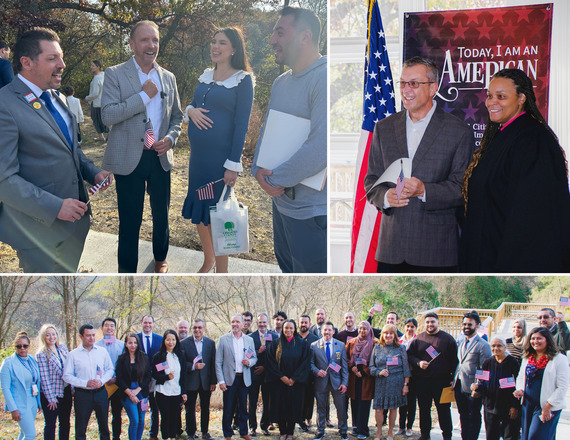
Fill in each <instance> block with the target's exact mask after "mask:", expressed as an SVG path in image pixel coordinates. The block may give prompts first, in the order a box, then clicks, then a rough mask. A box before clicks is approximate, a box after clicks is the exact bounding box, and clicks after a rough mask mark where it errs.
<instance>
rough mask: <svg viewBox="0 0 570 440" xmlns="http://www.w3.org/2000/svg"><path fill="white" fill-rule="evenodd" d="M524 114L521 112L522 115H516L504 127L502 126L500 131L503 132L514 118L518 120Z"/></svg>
mask: <svg viewBox="0 0 570 440" xmlns="http://www.w3.org/2000/svg"><path fill="white" fill-rule="evenodd" d="M525 113H526V112H522V113H520V114H518V115H516V116H515V117H514V118H513V119H511V120H510V121H509V122H507V123H506V124H505V125H503V126H502V127H501V131H503V130H504V129H505V128H506V127H507V125H509V124H510V123H511V122H513V121H514V120H515V119H516V118H518V117H519V116H522V115H524V114H525Z"/></svg>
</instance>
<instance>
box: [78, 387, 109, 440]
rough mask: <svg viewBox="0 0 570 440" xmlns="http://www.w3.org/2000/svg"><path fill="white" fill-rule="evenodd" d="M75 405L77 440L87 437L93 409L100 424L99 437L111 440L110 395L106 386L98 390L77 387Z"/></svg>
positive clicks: (83, 439) (103, 439)
mask: <svg viewBox="0 0 570 440" xmlns="http://www.w3.org/2000/svg"><path fill="white" fill-rule="evenodd" d="M74 406H75V439H76V440H85V439H86V438H87V437H86V432H87V425H88V424H89V419H90V418H91V413H92V412H93V411H95V417H96V418H97V424H98V425H99V438H100V439H101V440H110V438H111V437H110V435H109V397H108V396H107V390H106V389H105V387H101V388H99V389H98V390H84V389H83V388H75V400H74Z"/></svg>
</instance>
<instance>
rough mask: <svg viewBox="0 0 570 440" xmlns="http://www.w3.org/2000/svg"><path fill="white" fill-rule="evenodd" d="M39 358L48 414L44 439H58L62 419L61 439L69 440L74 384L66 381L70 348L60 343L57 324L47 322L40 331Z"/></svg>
mask: <svg viewBox="0 0 570 440" xmlns="http://www.w3.org/2000/svg"><path fill="white" fill-rule="evenodd" d="M38 343H39V344H38V345H39V347H38V351H37V352H36V361H37V362H38V367H39V369H40V376H41V381H40V383H41V393H40V401H41V404H42V410H43V413H44V419H45V426H44V440H55V424H56V421H57V420H59V439H60V440H68V439H69V430H70V422H69V418H70V416H71V406H72V403H73V402H72V397H71V386H70V385H69V384H68V383H65V382H64V380H63V377H62V376H63V367H64V365H65V360H66V359H67V355H68V354H69V351H68V350H67V347H66V346H65V344H61V343H60V342H59V334H58V332H57V329H56V328H55V326H54V325H53V324H44V325H42V327H41V328H40V332H39V334H38Z"/></svg>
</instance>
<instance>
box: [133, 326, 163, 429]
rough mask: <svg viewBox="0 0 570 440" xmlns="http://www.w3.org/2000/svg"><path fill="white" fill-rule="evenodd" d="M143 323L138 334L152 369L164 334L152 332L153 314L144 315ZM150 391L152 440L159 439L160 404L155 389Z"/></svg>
mask: <svg viewBox="0 0 570 440" xmlns="http://www.w3.org/2000/svg"><path fill="white" fill-rule="evenodd" d="M141 325H142V332H140V333H139V334H138V335H137V336H138V337H139V340H140V341H141V344H142V348H143V351H144V352H145V354H146V355H147V357H148V362H149V365H150V368H151V369H152V358H153V357H154V355H155V354H156V353H158V351H159V350H160V346H161V345H162V336H160V335H157V334H156V333H153V332H152V329H153V328H154V318H153V316H152V315H145V316H143V318H142V321H141ZM149 391H150V393H149V395H148V402H149V406H150V411H151V413H150V417H151V425H150V431H149V438H150V440H157V439H158V427H159V417H158V405H157V404H156V398H155V395H154V389H150V390H149Z"/></svg>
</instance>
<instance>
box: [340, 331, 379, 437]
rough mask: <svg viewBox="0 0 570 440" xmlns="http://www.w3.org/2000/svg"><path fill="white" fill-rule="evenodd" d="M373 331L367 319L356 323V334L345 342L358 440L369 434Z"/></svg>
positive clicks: (350, 392)
mask: <svg viewBox="0 0 570 440" xmlns="http://www.w3.org/2000/svg"><path fill="white" fill-rule="evenodd" d="M374 344H375V342H374V332H373V331H372V326H371V325H370V323H369V322H368V321H362V322H361V323H360V324H358V336H357V337H356V338H352V339H351V340H350V341H348V342H347V343H346V358H347V360H348V388H347V390H346V394H348V397H349V398H350V407H351V409H352V425H353V427H354V426H355V427H356V435H357V436H358V438H359V439H360V440H363V439H365V438H366V437H368V436H369V435H370V429H369V427H368V419H369V418H370V405H371V403H372V399H373V398H374V381H375V379H374V377H372V376H371V375H370V367H369V366H368V364H369V363H370V357H371V356H372V350H373V349H374Z"/></svg>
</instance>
